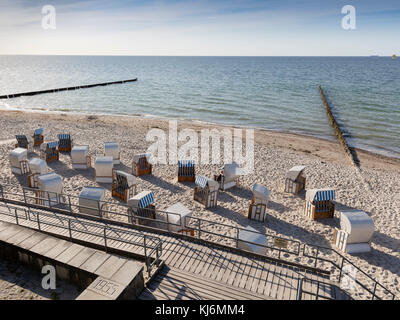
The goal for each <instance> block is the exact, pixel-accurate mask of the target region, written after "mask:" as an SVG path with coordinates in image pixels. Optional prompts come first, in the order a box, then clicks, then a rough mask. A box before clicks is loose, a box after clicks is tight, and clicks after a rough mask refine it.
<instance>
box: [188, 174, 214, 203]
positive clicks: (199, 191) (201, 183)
mask: <svg viewBox="0 0 400 320" xmlns="http://www.w3.org/2000/svg"><path fill="white" fill-rule="evenodd" d="M195 183H196V187H195V188H194V194H193V199H194V200H195V201H198V202H200V203H201V204H203V205H204V206H205V207H206V208H210V207H215V206H216V205H217V200H218V190H219V184H218V182H217V181H214V180H212V179H209V178H206V177H203V176H197V177H196V180H195Z"/></svg>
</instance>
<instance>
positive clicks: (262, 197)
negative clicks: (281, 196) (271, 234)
mask: <svg viewBox="0 0 400 320" xmlns="http://www.w3.org/2000/svg"><path fill="white" fill-rule="evenodd" d="M269 194H270V193H269V190H268V189H267V188H266V187H264V186H262V185H260V184H257V183H256V184H254V186H253V197H252V199H251V203H250V206H249V213H248V218H249V219H251V220H257V221H261V222H263V221H265V218H266V215H267V214H266V210H267V205H268V202H269Z"/></svg>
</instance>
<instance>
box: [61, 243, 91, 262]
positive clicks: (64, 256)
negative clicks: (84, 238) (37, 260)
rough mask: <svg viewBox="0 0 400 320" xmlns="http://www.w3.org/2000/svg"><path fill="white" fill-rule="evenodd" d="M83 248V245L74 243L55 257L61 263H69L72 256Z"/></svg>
mask: <svg viewBox="0 0 400 320" xmlns="http://www.w3.org/2000/svg"><path fill="white" fill-rule="evenodd" d="M84 248H85V247H84V246H81V245H79V244H76V243H74V244H73V245H72V246H70V247H69V248H67V249H66V250H65V251H64V252H62V253H61V254H59V255H58V256H57V257H56V258H55V259H56V260H57V261H59V262H61V263H69V261H70V260H71V259H72V258H74V257H75V256H76V255H77V254H78V253H79V252H81V251H83V249H84Z"/></svg>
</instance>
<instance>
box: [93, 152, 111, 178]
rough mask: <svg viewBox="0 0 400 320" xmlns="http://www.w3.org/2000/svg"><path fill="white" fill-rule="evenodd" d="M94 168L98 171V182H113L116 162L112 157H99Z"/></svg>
mask: <svg viewBox="0 0 400 320" xmlns="http://www.w3.org/2000/svg"><path fill="white" fill-rule="evenodd" d="M94 169H95V172H96V182H99V183H112V182H113V173H114V163H113V158H112V157H97V158H96V160H95V162H94Z"/></svg>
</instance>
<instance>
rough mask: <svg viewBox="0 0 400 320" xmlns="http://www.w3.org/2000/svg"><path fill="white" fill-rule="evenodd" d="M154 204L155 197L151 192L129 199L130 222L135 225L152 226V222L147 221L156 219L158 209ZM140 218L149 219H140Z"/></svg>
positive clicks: (144, 192)
mask: <svg viewBox="0 0 400 320" xmlns="http://www.w3.org/2000/svg"><path fill="white" fill-rule="evenodd" d="M153 203H154V195H153V193H152V192H151V191H142V192H140V193H139V194H137V195H135V196H133V197H132V198H129V200H128V206H129V207H130V210H129V222H130V223H133V224H140V225H147V226H151V225H152V221H150V220H147V219H155V218H156V207H155V205H154V204H153ZM138 216H139V217H143V218H147V219H140V218H138Z"/></svg>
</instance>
